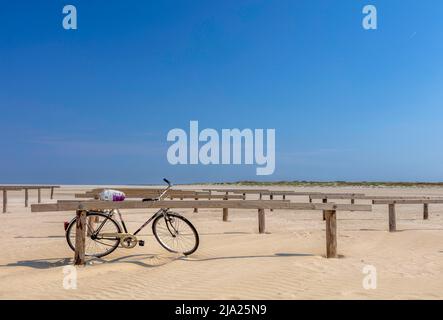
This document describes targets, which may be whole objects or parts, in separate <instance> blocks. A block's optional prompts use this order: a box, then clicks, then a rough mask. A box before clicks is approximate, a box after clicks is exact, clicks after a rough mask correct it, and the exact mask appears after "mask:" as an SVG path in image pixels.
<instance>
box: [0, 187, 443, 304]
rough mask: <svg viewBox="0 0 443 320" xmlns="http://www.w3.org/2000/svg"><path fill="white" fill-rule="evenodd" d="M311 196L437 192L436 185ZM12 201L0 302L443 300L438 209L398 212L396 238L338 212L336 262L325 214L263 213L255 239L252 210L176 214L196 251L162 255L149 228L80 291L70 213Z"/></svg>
mask: <svg viewBox="0 0 443 320" xmlns="http://www.w3.org/2000/svg"><path fill="white" fill-rule="evenodd" d="M193 187H195V186H193ZM276 189H277V188H276ZM283 189H288V188H287V187H285V188H283ZM300 189H301V188H298V189H297V190H300ZM82 190H85V186H75V187H73V186H70V187H67V186H66V187H63V188H62V189H60V190H57V191H56V199H71V198H73V194H74V193H76V192H78V191H82ZM309 190H312V191H325V192H327V191H332V192H348V191H352V192H365V193H367V194H373V195H428V196H429V195H443V189H442V188H403V189H402V188H309ZM43 199H47V197H46V196H45V195H44V198H43ZM288 199H291V200H296V201H302V200H303V198H300V197H298V198H291V197H289V198H288ZM8 200H9V208H8V211H9V212H8V213H6V214H1V215H0V238H1V239H0V241H1V244H0V299H442V298H443V278H442V277H441V271H442V270H443V206H442V205H431V206H430V220H428V221H424V220H422V208H421V206H419V205H400V206H398V214H397V219H398V222H397V227H398V229H399V230H401V231H399V232H396V233H389V232H387V226H388V222H387V208H386V206H374V211H373V212H372V213H367V212H359V213H357V212H355V213H352V212H339V213H338V233H339V238H338V249H339V254H340V255H341V258H340V259H326V258H324V253H325V239H324V238H325V231H324V228H325V226H324V222H323V221H322V219H321V212H312V211H298V212H288V211H280V210H275V211H274V212H268V211H267V212H266V214H267V216H266V217H267V220H266V228H267V231H268V233H267V234H264V235H259V234H258V233H257V229H258V226H257V213H256V211H254V210H249V211H248V210H230V216H229V217H230V221H229V222H222V221H221V210H202V209H201V210H200V212H199V213H192V210H189V209H187V210H180V212H182V213H183V214H184V215H185V216H186V217H188V218H189V219H190V220H191V221H192V222H193V223H194V224H195V226H196V227H197V229H198V231H199V233H200V236H201V244H200V248H199V250H198V251H197V252H196V253H195V254H194V255H192V256H190V257H182V256H178V255H174V254H170V253H168V252H166V251H165V250H164V249H162V248H161V247H160V245H159V244H157V243H156V241H155V239H154V238H153V236H152V232H151V229H150V227H148V228H147V229H145V232H143V237H142V238H143V239H145V240H146V245H145V247H136V248H134V249H132V250H128V249H119V250H117V251H115V252H114V253H113V254H111V255H109V256H107V257H105V258H103V259H95V260H92V261H90V264H89V265H87V266H86V267H81V268H77V272H78V283H77V285H78V287H77V289H75V290H66V289H64V288H63V278H64V273H63V267H64V266H65V265H69V264H70V263H72V260H71V259H72V256H73V252H72V251H71V250H70V249H69V248H68V246H67V244H66V241H65V238H64V230H63V222H64V221H67V220H70V219H71V218H72V217H73V213H72V212H60V213H31V212H30V209H29V208H24V207H23V196H22V194H21V193H20V192H11V193H10V196H9V198H8ZM304 200H305V201H306V199H304ZM30 201H31V203H35V202H36V195H31V199H30ZM337 203H346V201H337ZM357 203H359V202H357ZM361 203H364V201H361ZM123 212H124V213H125V217H126V220H127V222H128V224H129V229H130V230H134V229H135V228H136V227H137V226H139V225H140V224H141V223H142V222H143V221H144V220H145V219H146V218H147V216H148V214H147V213H146V212H144V211H143V210H135V211H123ZM152 212H153V211H152V210H150V213H152ZM365 265H373V266H375V267H376V270H377V289H371V290H366V289H364V288H363V286H362V281H363V278H364V277H365V274H363V272H362V270H363V267H364V266H365Z"/></svg>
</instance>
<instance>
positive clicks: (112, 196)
mask: <svg viewBox="0 0 443 320" xmlns="http://www.w3.org/2000/svg"><path fill="white" fill-rule="evenodd" d="M125 197H126V196H125V194H124V193H123V192H121V191H117V190H111V189H108V190H103V191H102V192H100V195H99V198H100V200H103V201H123V200H125Z"/></svg>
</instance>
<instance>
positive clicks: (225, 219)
mask: <svg viewBox="0 0 443 320" xmlns="http://www.w3.org/2000/svg"><path fill="white" fill-rule="evenodd" d="M223 200H228V193H227V192H226V194H225V197H224V198H223ZM228 215H229V214H228V208H223V221H224V222H226V221H228Z"/></svg>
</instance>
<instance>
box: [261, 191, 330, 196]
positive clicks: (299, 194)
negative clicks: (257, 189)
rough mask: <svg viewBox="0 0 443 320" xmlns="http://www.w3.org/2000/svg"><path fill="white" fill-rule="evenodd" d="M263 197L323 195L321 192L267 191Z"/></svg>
mask: <svg viewBox="0 0 443 320" xmlns="http://www.w3.org/2000/svg"><path fill="white" fill-rule="evenodd" d="M262 194H263V195H271V194H273V195H274V196H283V195H284V196H310V195H317V194H321V193H320V192H307V191H306V192H298V191H266V192H262Z"/></svg>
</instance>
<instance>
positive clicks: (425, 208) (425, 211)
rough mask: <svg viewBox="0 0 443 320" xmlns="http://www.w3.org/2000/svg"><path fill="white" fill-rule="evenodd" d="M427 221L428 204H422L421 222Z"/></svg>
mask: <svg viewBox="0 0 443 320" xmlns="http://www.w3.org/2000/svg"><path fill="white" fill-rule="evenodd" d="M428 219H429V204H428V203H424V204H423V220H428Z"/></svg>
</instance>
